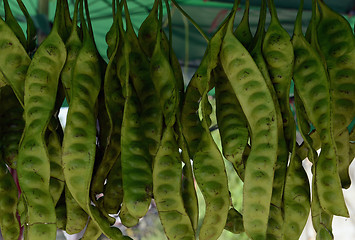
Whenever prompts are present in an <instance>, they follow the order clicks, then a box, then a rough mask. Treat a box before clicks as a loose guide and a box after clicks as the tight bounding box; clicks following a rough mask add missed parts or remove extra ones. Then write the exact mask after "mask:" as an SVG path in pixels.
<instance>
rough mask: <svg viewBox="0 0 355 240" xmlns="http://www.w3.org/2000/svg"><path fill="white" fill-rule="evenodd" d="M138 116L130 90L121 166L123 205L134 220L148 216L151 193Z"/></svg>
mask: <svg viewBox="0 0 355 240" xmlns="http://www.w3.org/2000/svg"><path fill="white" fill-rule="evenodd" d="M129 87H130V86H129ZM139 113H140V112H139V100H138V98H137V96H136V94H135V92H134V90H133V89H131V95H130V96H127V98H126V101H125V106H124V113H123V122H122V134H121V161H122V163H121V164H122V183H123V203H124V204H126V207H127V209H128V212H129V213H130V214H131V215H132V216H133V217H135V218H140V217H143V216H144V215H145V214H146V213H147V211H148V209H149V205H150V201H151V192H152V170H151V163H150V156H149V152H148V148H147V144H146V142H145V141H144V136H143V135H142V134H141V120H140V114H139Z"/></svg>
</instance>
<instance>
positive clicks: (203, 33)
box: [171, 0, 210, 43]
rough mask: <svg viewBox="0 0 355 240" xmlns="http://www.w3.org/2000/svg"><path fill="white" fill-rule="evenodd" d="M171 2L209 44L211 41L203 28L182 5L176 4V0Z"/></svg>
mask: <svg viewBox="0 0 355 240" xmlns="http://www.w3.org/2000/svg"><path fill="white" fill-rule="evenodd" d="M171 2H172V3H173V4H174V5H175V7H176V8H177V9H178V10H179V11H180V13H181V14H182V15H184V16H185V17H186V18H187V19H188V20H189V21H190V22H191V24H192V25H194V27H195V28H196V29H197V31H199V33H200V34H201V35H202V37H203V38H204V39H205V40H206V42H207V43H208V42H209V41H210V39H209V37H208V36H207V35H206V34H205V32H204V31H203V30H202V28H201V27H200V26H199V25H198V24H197V23H196V22H195V21H194V20H193V19H192V18H191V17H190V16H189V15H188V14H187V13H186V12H185V11H184V10H183V9H182V8H181V7H180V5H179V4H178V3H177V2H176V0H171Z"/></svg>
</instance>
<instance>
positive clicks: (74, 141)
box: [62, 3, 101, 210]
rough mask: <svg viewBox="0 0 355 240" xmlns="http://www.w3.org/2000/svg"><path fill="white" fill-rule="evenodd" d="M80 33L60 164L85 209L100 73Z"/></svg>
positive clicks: (91, 49) (86, 37) (90, 47)
mask: <svg viewBox="0 0 355 240" xmlns="http://www.w3.org/2000/svg"><path fill="white" fill-rule="evenodd" d="M81 4H82V3H81ZM81 7H82V6H81ZM83 25H84V26H85V24H83ZM86 31H87V29H86ZM83 32H84V39H83V46H82V48H81V49H80V52H79V54H78V57H77V61H76V63H75V66H74V69H73V81H72V86H71V87H72V94H71V100H70V103H69V110H68V115H67V125H66V127H65V132H64V139H63V158H62V165H63V171H64V176H65V180H66V183H67V186H68V188H69V190H70V192H71V193H72V195H73V197H74V199H75V200H77V202H78V204H79V205H80V206H81V207H82V208H83V209H84V210H87V208H88V205H89V204H90V200H89V187H90V181H91V175H92V170H93V165H94V161H95V150H96V117H95V115H94V112H95V104H96V100H97V96H98V94H99V90H100V85H101V75H100V67H99V64H98V56H97V55H98V53H97V50H96V48H95V45H94V43H93V40H92V39H91V38H90V37H89V34H88V32H85V31H83ZM79 166H80V167H79Z"/></svg>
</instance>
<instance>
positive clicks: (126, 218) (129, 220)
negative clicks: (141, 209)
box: [119, 202, 139, 228]
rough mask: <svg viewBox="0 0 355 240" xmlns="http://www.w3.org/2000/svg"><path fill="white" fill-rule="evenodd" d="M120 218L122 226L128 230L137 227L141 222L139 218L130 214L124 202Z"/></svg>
mask: <svg viewBox="0 0 355 240" xmlns="http://www.w3.org/2000/svg"><path fill="white" fill-rule="evenodd" d="M119 217H120V219H121V222H122V224H123V225H124V226H126V227H128V228H130V227H134V226H136V225H137V224H138V222H139V218H138V217H134V216H132V215H131V214H130V213H129V211H128V209H127V207H126V204H125V203H124V202H123V203H122V206H121V209H120V214H119Z"/></svg>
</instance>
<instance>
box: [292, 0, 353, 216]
mask: <svg viewBox="0 0 355 240" xmlns="http://www.w3.org/2000/svg"><path fill="white" fill-rule="evenodd" d="M314 4H315V3H314ZM313 16H314V14H313ZM312 36H315V35H314V34H312ZM312 42H313V43H314V44H316V40H315V39H314V37H312ZM292 44H293V46H294V52H295V54H294V55H295V67H294V76H293V79H294V83H295V88H296V89H297V92H298V94H299V96H300V99H301V101H302V103H303V105H304V108H305V110H306V114H307V116H308V118H309V120H310V121H311V122H312V124H313V125H314V127H315V128H316V131H317V132H318V134H319V136H320V140H321V149H322V150H321V153H320V156H319V158H318V160H317V162H316V165H315V168H316V173H317V181H316V184H317V185H318V187H317V191H318V197H319V200H320V203H321V206H322V208H323V209H324V210H325V211H326V212H328V213H330V214H333V215H340V216H349V213H348V210H347V208H346V205H345V202H344V197H343V193H342V190H341V182H340V178H339V175H338V168H337V165H338V163H337V161H338V160H337V156H336V150H335V142H334V137H333V131H332V122H331V121H332V120H331V97H330V94H329V82H328V76H327V71H326V69H325V67H324V65H323V61H322V59H321V57H320V56H319V54H318V52H317V50H316V49H317V47H316V45H314V44H312V45H313V46H311V45H310V44H309V43H308V42H307V41H306V39H305V38H304V36H303V33H302V29H301V28H300V27H297V28H295V30H294V34H293V37H292Z"/></svg>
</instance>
